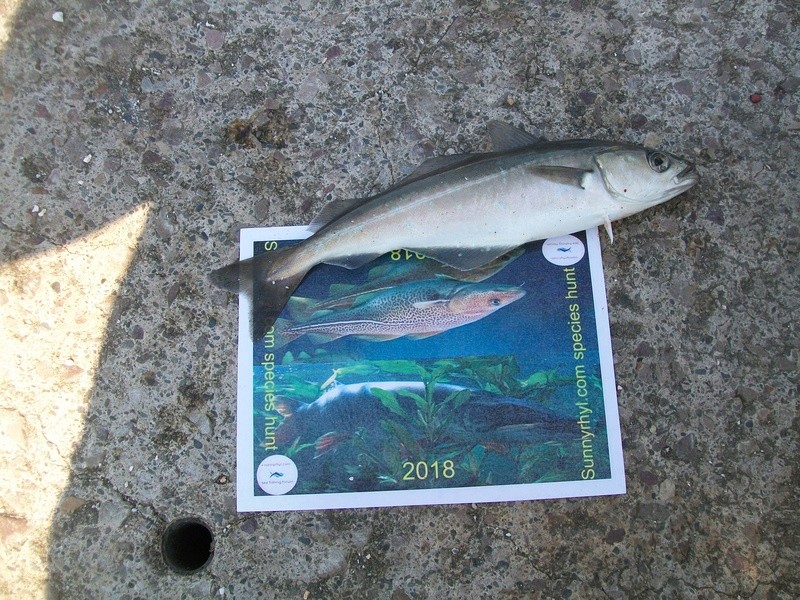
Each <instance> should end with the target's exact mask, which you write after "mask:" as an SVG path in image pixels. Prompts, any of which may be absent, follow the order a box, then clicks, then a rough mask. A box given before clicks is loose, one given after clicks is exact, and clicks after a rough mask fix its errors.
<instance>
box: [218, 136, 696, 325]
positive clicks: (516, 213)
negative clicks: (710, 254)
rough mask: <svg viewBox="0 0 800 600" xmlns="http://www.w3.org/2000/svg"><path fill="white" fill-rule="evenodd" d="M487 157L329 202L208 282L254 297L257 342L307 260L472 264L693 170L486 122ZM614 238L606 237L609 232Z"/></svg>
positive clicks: (595, 219) (596, 216)
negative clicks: (304, 225)
mask: <svg viewBox="0 0 800 600" xmlns="http://www.w3.org/2000/svg"><path fill="white" fill-rule="evenodd" d="M489 135H490V138H491V140H492V145H493V148H494V151H493V152H489V153H483V154H462V155H452V156H440V157H436V158H432V159H429V160H427V161H425V162H424V163H423V164H422V165H421V166H420V167H419V168H418V169H417V170H416V171H414V172H413V173H412V174H411V175H410V176H408V177H407V178H406V179H404V180H402V181H400V182H399V183H398V184H397V185H395V186H394V187H392V188H390V189H388V190H386V191H385V192H382V193H380V194H378V195H376V196H373V197H370V198H363V199H358V200H348V201H334V202H331V203H329V204H328V205H327V206H326V207H325V208H324V209H323V210H322V212H320V214H319V215H318V216H317V217H316V218H315V219H314V220H313V221H312V223H311V225H310V226H309V228H310V230H311V231H313V232H314V234H313V235H312V236H311V237H309V238H308V239H306V240H305V241H303V242H302V243H300V244H298V245H295V246H292V247H290V248H286V249H281V250H276V251H272V252H267V253H265V254H261V255H259V256H258V257H256V258H254V259H250V260H248V261H243V262H239V263H234V264H232V265H229V266H227V267H223V268H221V269H218V270H216V271H214V272H213V273H211V281H212V282H213V283H215V284H216V285H219V286H220V287H223V288H225V289H228V290H231V291H240V290H243V291H245V292H246V293H248V294H251V295H252V297H253V315H252V333H253V336H254V337H255V338H258V337H261V336H262V335H263V334H264V332H265V331H266V329H267V328H268V327H269V326H270V325H271V324H272V323H273V322H274V321H275V319H276V318H277V316H278V314H280V312H281V309H282V308H283V306H284V305H285V304H286V301H287V300H288V298H289V296H291V294H292V292H293V291H294V289H295V288H296V287H297V286H298V285H299V283H300V282H301V281H302V280H303V278H304V277H305V275H306V273H307V272H308V271H309V270H310V269H311V268H312V267H314V266H315V265H318V264H320V263H326V264H331V265H337V266H342V267H347V268H350V269H353V268H356V267H359V266H361V265H364V264H366V263H368V262H369V261H371V260H374V259H375V258H377V257H378V256H381V255H382V254H385V253H387V252H390V251H392V250H396V249H401V248H402V249H406V250H409V251H414V252H419V253H421V254H424V255H425V256H427V257H430V258H433V259H435V260H437V261H439V262H441V263H444V264H445V265H448V266H451V267H454V268H456V269H459V270H463V271H469V270H471V269H475V268H478V267H481V266H483V265H486V264H487V263H489V262H491V261H493V260H494V259H496V258H497V257H499V256H501V255H503V254H505V253H506V252H509V251H510V250H512V249H513V248H516V247H517V246H520V245H522V244H524V243H526V242H532V241H535V240H540V239H545V238H549V237H554V236H559V235H565V234H568V233H573V232H575V231H581V230H583V229H587V228H589V227H596V226H598V225H605V226H606V230H607V231H608V233H609V236H610V235H611V221H614V220H617V219H621V218H623V217H627V216H630V215H633V214H635V213H638V212H640V211H642V210H644V209H646V208H649V207H651V206H655V205H657V204H660V203H662V202H665V201H667V200H669V199H670V198H673V197H675V196H677V195H678V194H680V193H682V192H684V191H686V190H688V189H689V188H690V187H692V186H693V185H695V184H696V183H697V182H698V180H699V177H698V175H697V172H696V171H695V168H694V165H692V164H691V163H689V162H687V161H685V160H683V159H680V158H678V157H676V156H673V155H671V154H668V153H666V152H662V151H658V150H651V149H647V148H643V147H641V146H636V145H632V144H626V143H622V142H605V141H597V140H572V141H564V142H551V143H542V142H538V141H537V140H536V139H535V138H533V137H532V136H531V135H529V134H528V133H526V132H524V131H522V130H520V129H517V128H515V127H512V126H510V125H506V124H504V123H499V122H496V121H495V122H492V123H490V124H489ZM612 239H613V238H612Z"/></svg>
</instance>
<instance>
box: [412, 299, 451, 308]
mask: <svg viewBox="0 0 800 600" xmlns="http://www.w3.org/2000/svg"><path fill="white" fill-rule="evenodd" d="M448 302H449V300H448V299H447V298H439V299H438V300H424V301H422V302H414V303H412V304H411V306H413V307H414V308H416V309H418V310H424V309H426V308H431V307H432V306H437V305H439V304H447V303H448Z"/></svg>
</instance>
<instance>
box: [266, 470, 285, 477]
mask: <svg viewBox="0 0 800 600" xmlns="http://www.w3.org/2000/svg"><path fill="white" fill-rule="evenodd" d="M273 477H283V473H279V472H278V471H273V472H272V473H270V474H269V478H270V479H272V478H273Z"/></svg>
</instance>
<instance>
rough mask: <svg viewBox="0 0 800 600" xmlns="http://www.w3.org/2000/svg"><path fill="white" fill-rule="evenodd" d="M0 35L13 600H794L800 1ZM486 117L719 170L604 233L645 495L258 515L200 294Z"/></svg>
mask: <svg viewBox="0 0 800 600" xmlns="http://www.w3.org/2000/svg"><path fill="white" fill-rule="evenodd" d="M56 12H60V13H61V14H62V17H61V18H60V19H59V16H58V15H56V19H59V20H54V18H53V15H54V13H56ZM0 19H2V22H0V55H1V56H2V58H1V59H0V111H1V113H0V134H1V135H0V178H1V179H0V181H2V196H1V197H2V202H0V243H1V244H2V264H0V327H2V347H3V353H2V361H0V373H2V389H1V390H0V420H1V421H0V422H1V423H2V436H1V438H0V461H2V475H0V477H1V481H2V484H1V485H0V556H2V558H1V559H0V595H2V596H3V597H7V598H36V597H50V598H64V599H74V598H119V599H139V598H141V599H149V598H211V597H215V598H237V599H249V598H303V599H308V598H387V599H389V598H390V599H392V600H405V599H414V600H416V599H425V598H437V599H438V598H464V597H479V598H536V597H547V598H687V597H692V598H721V597H722V598H725V597H730V598H758V599H761V598H795V597H798V596H800V576H799V575H798V569H797V563H798V560H800V552H799V551H798V549H800V514H799V511H798V507H799V506H800V499H798V485H799V484H800V474H799V471H798V459H797V455H798V437H799V434H798V430H799V429H800V427H798V417H797V414H798V395H799V394H798V368H800V365H799V363H800V354H799V353H798V345H799V342H800V332H798V322H797V315H798V314H800V276H799V275H798V249H799V247H800V219H799V218H798V213H799V212H800V211H798V205H799V204H800V184H799V183H798V164H799V163H800V153H799V152H798V146H800V116H799V115H798V103H800V91H798V88H800V64H799V61H800V55H799V54H798V53H799V52H800V50H799V49H798V39H800V27H798V23H799V21H800V14H799V9H798V6H797V3H796V2H794V1H792V0H777V1H775V2H756V1H752V0H744V1H728V0H720V1H714V2H712V1H710V0H695V1H694V2H692V3H681V2H664V1H659V0H656V1H654V2H644V3H643V2H634V1H632V0H620V1H619V2H606V3H600V2H594V1H591V0H572V1H570V2H568V3H561V2H546V1H545V2H543V1H534V2H522V1H517V2H514V1H512V2H475V1H450V0H443V1H435V2H434V1H411V0H397V1H395V0H388V1H386V2H347V1H336V2H334V1H331V2H316V1H314V0H299V1H297V2H244V1H241V0H229V1H227V2H215V1H213V0H209V1H208V2H205V1H202V0H186V1H180V0H179V1H177V2H165V1H156V0H143V1H142V2H119V1H113V0H112V1H108V2H98V1H96V0H86V1H83V2H80V1H78V0H65V1H64V2H61V3H59V4H54V3H52V2H44V1H42V0H31V1H27V0H25V1H22V2H19V1H18V0H3V1H2V2H0ZM251 118H252V122H250V123H248V119H251ZM237 119H238V120H239V121H238V122H236V120H237ZM490 119H502V120H506V121H508V122H511V123H513V124H515V125H521V126H524V127H526V128H527V129H528V130H530V131H532V132H534V133H536V134H538V135H542V136H545V137H547V138H549V139H559V138H568V137H602V138H617V139H624V140H627V141H632V142H639V143H641V142H647V143H648V144H651V145H655V146H659V147H661V148H663V149H665V150H668V151H671V152H673V153H675V154H678V155H682V156H685V157H687V158H690V159H692V160H695V161H696V162H697V163H698V167H699V170H700V172H701V175H702V181H701V183H700V184H699V185H698V186H697V187H695V188H694V189H693V190H691V191H690V192H689V193H688V194H685V195H683V196H681V197H680V198H678V199H676V200H674V201H672V202H669V203H667V204H665V205H662V206H659V207H657V208H655V209H653V210H650V211H648V212H646V213H644V214H641V215H639V216H636V217H632V218H630V219H627V220H625V221H623V222H621V223H618V224H617V225H616V227H615V234H616V240H615V243H614V244H613V245H609V244H608V243H607V241H606V240H604V242H603V243H604V259H605V265H606V283H607V287H608V293H609V306H610V317H611V329H612V337H613V345H614V351H615V362H616V375H617V381H618V386H619V402H620V409H621V418H622V428H623V435H624V445H625V460H626V472H627V477H628V488H629V489H628V493H627V495H625V496H621V497H606V498H587V499H576V500H563V501H547V502H521V503H514V504H488V505H476V506H469V505H464V506H453V507H450V506H443V507H431V508H399V509H394V508H393V509H375V510H357V511H329V512H311V513H289V514H287V513H279V514H237V513H236V512H235V499H234V479H235V389H236V387H235V380H236V364H235V357H236V335H237V334H236V319H237V309H236V299H235V298H234V297H231V296H229V295H227V294H225V293H224V292H220V291H217V290H214V289H209V287H208V285H207V284H206V281H205V274H206V273H207V272H208V271H209V270H210V269H211V268H212V267H216V266H219V265H221V264H224V263H225V262H227V261H228V260H229V259H231V258H233V257H234V256H235V254H236V240H237V234H238V230H239V228H240V227H242V226H251V225H257V224H269V225H279V224H301V223H305V222H307V221H308V220H309V219H310V218H311V216H312V215H313V214H314V212H315V211H316V210H317V209H318V208H319V207H320V206H321V205H322V204H323V202H324V201H325V200H326V199H328V198H341V197H352V196H361V195H366V194H369V193H370V192H374V191H376V190H379V189H381V188H384V187H386V186H388V185H390V184H391V183H392V182H393V181H396V180H397V179H398V178H400V177H402V176H403V175H404V174H406V173H408V172H409V171H410V170H411V169H412V168H413V166H414V165H416V164H418V163H419V162H421V161H422V160H423V159H424V158H426V157H429V156H432V155H434V154H440V153H445V152H448V151H451V152H452V151H456V152H465V151H471V150H481V149H485V147H486V146H485V138H484V132H485V126H486V123H487V122H488V120H490ZM187 515H191V516H197V517H200V518H202V519H204V520H205V521H206V522H207V523H208V524H209V525H210V526H211V528H212V529H213V532H214V535H215V537H216V552H215V556H214V558H213V560H212V562H211V563H210V565H209V566H208V567H207V568H206V569H204V570H202V571H200V572H198V573H196V574H193V575H188V576H186V575H178V574H174V573H172V572H171V571H169V570H168V569H167V568H166V566H165V564H164V563H163V561H162V559H161V555H160V551H159V544H160V539H161V533H162V531H163V529H164V527H165V525H166V524H167V523H168V522H170V521H172V520H173V519H175V518H178V517H182V516H187Z"/></svg>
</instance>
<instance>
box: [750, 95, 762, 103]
mask: <svg viewBox="0 0 800 600" xmlns="http://www.w3.org/2000/svg"><path fill="white" fill-rule="evenodd" d="M750 102H752V103H753V104H758V103H759V102H761V94H750Z"/></svg>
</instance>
